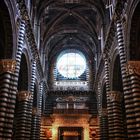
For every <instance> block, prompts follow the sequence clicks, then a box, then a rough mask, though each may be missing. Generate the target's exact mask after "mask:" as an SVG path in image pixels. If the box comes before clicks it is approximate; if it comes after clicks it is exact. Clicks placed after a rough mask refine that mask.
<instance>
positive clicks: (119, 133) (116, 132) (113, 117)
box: [108, 91, 125, 140]
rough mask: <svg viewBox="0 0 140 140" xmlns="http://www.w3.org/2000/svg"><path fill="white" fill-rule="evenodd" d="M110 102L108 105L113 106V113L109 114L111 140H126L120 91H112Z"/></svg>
mask: <svg viewBox="0 0 140 140" xmlns="http://www.w3.org/2000/svg"><path fill="white" fill-rule="evenodd" d="M108 96H109V102H108V104H109V105H110V106H112V110H111V112H110V113H109V114H108V116H109V122H110V127H109V131H110V133H111V137H110V138H111V140H120V139H121V140H123V139H124V138H125V133H124V131H125V130H124V126H123V118H122V106H121V102H122V93H121V92H119V91H110V92H109V93H108Z"/></svg>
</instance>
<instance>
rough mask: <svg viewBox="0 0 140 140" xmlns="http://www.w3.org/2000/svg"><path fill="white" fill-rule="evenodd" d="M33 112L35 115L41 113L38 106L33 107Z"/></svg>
mask: <svg viewBox="0 0 140 140" xmlns="http://www.w3.org/2000/svg"><path fill="white" fill-rule="evenodd" d="M32 114H33V115H38V114H39V111H38V109H37V107H33V108H32Z"/></svg>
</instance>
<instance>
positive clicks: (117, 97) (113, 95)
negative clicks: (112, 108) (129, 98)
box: [108, 91, 122, 102]
mask: <svg viewBox="0 0 140 140" xmlns="http://www.w3.org/2000/svg"><path fill="white" fill-rule="evenodd" d="M108 96H109V100H110V101H111V102H114V101H117V102H121V101H122V93H121V92H120V91H110V92H109V93H108Z"/></svg>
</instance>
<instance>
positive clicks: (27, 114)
mask: <svg viewBox="0 0 140 140" xmlns="http://www.w3.org/2000/svg"><path fill="white" fill-rule="evenodd" d="M17 99H18V101H17V108H16V124H15V126H16V131H15V139H17V140H30V135H31V122H32V104H31V102H32V94H31V92H29V91H19V92H18V94H17Z"/></svg>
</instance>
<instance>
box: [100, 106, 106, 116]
mask: <svg viewBox="0 0 140 140" xmlns="http://www.w3.org/2000/svg"><path fill="white" fill-rule="evenodd" d="M101 115H102V116H107V108H102V112H101Z"/></svg>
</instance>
